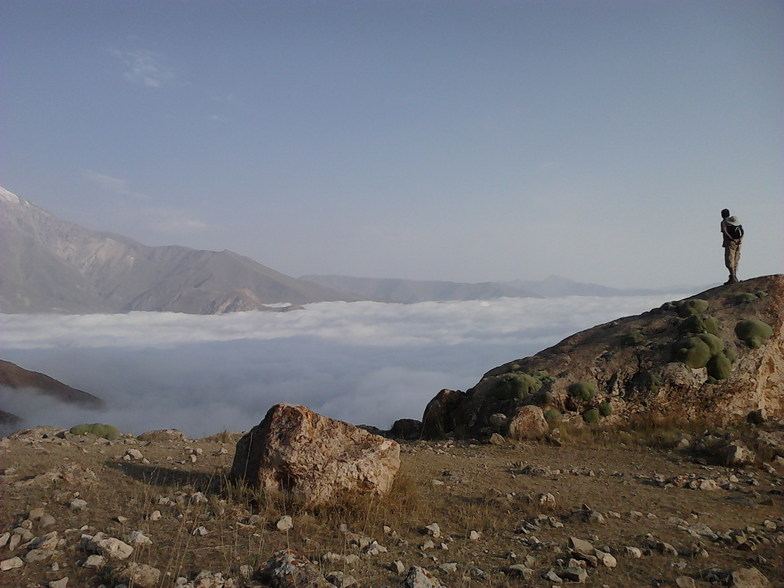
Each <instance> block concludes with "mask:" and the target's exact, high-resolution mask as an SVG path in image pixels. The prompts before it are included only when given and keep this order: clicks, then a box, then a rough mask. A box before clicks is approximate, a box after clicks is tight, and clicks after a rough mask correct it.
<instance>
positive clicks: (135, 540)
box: [128, 531, 152, 547]
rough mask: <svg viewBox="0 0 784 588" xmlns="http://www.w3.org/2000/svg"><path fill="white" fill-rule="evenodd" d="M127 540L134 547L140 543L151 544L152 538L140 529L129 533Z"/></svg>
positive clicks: (140, 544)
mask: <svg viewBox="0 0 784 588" xmlns="http://www.w3.org/2000/svg"><path fill="white" fill-rule="evenodd" d="M128 541H129V543H130V544H131V545H133V546H134V547H140V546H142V545H152V539H150V538H149V537H148V536H147V535H145V534H144V533H142V532H141V531H133V532H132V533H131V534H130V535H129V537H128Z"/></svg>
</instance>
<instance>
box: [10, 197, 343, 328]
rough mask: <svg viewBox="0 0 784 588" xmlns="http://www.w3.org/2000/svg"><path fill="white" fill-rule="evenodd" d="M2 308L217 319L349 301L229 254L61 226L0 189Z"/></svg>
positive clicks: (323, 288) (46, 215)
mask: <svg viewBox="0 0 784 588" xmlns="http://www.w3.org/2000/svg"><path fill="white" fill-rule="evenodd" d="M0 219H1V221H0V222H1V223H2V224H1V226H0V248H1V249H2V251H3V259H2V269H3V271H2V274H0V311H2V312H6V313H21V312H26V313H29V312H71V313H81V312H128V311H132V310H147V311H170V312H185V313H192V314H219V313H224V312H233V311H242V310H270V307H269V306H267V305H270V304H280V303H290V304H295V305H296V304H306V303H309V302H322V301H331V300H352V299H353V298H352V297H351V296H347V295H344V294H342V293H340V292H336V291H335V290H333V289H331V288H327V287H324V286H319V285H317V284H312V283H309V282H304V281H302V280H297V279H296V278H292V277H290V276H287V275H285V274H282V273H280V272H277V271H275V270H273V269H270V268H268V267H266V266H263V265H261V264H260V263H257V262H255V261H253V260H252V259H249V258H247V257H243V256H241V255H238V254H236V253H233V252H231V251H221V252H217V251H201V250H195V249H189V248H187V247H180V246H175V245H172V246H165V247H148V246H146V245H142V244H141V243H138V242H136V241H134V240H132V239H129V238H127V237H122V236H118V235H112V234H109V233H98V232H94V231H91V230H89V229H86V228H84V227H80V226H78V225H75V224H73V223H69V222H66V221H64V220H61V219H59V218H57V217H56V216H54V215H53V214H51V213H49V212H47V211H46V210H43V209H41V208H39V207H37V206H35V205H33V204H32V203H30V202H28V201H27V200H24V199H23V198H20V197H18V196H16V195H15V194H12V193H11V192H9V191H8V190H5V189H3V188H0Z"/></svg>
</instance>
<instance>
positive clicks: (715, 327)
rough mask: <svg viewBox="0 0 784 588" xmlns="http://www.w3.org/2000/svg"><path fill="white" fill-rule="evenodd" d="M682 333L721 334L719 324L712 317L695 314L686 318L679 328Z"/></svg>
mask: <svg viewBox="0 0 784 588" xmlns="http://www.w3.org/2000/svg"><path fill="white" fill-rule="evenodd" d="M678 329H679V330H680V332H681V333H695V334H696V333H711V334H712V335H715V334H716V333H718V332H719V323H718V321H717V320H716V319H715V318H713V317H712V316H699V315H697V314H693V315H691V316H689V317H687V318H685V319H684V320H683V321H682V322H681V324H680V325H679V326H678Z"/></svg>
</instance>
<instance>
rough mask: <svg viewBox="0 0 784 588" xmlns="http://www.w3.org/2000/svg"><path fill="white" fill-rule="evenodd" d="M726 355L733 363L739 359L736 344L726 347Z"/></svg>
mask: <svg viewBox="0 0 784 588" xmlns="http://www.w3.org/2000/svg"><path fill="white" fill-rule="evenodd" d="M724 355H726V356H727V359H729V360H730V362H731V363H735V362H736V361H738V352H737V351H735V347H734V346H730V347H725V348H724Z"/></svg>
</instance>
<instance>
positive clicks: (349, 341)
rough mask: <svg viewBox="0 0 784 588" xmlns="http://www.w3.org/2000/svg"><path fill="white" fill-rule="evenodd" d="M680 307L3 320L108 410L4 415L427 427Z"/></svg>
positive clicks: (354, 308)
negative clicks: (594, 334)
mask: <svg viewBox="0 0 784 588" xmlns="http://www.w3.org/2000/svg"><path fill="white" fill-rule="evenodd" d="M680 297H682V296H677V297H675V298H680ZM672 299H673V297H670V296H668V295H665V294H661V295H658V296H637V297H616V298H593V297H571V298H560V299H535V298H504V299H498V300H493V301H468V302H463V301H461V302H422V303H418V304H406V305H403V304H384V303H378V302H351V303H345V302H322V303H318V304H310V305H307V306H306V308H305V310H300V311H292V312H285V313H270V312H242V313H233V314H228V315H221V316H200V315H186V314H178V313H153V312H132V313H127V314H115V315H80V316H76V315H72V316H66V315H0V344H1V345H2V348H3V359H5V360H7V361H12V362H14V363H16V364H17V365H20V366H22V367H24V368H26V369H31V370H34V371H40V372H43V373H45V374H47V375H49V376H52V377H54V378H56V379H58V380H60V381H62V382H64V383H66V384H68V385H70V386H73V387H75V388H78V389H80V390H84V391H86V392H90V393H92V394H94V395H96V396H98V397H99V398H101V399H103V400H104V402H105V403H106V410H104V411H90V410H84V409H79V408H74V407H71V406H65V405H61V404H59V403H57V402H52V400H51V399H49V398H45V397H37V398H36V397H35V396H33V395H32V394H30V393H29V392H30V391H26V393H23V394H20V393H19V392H18V391H15V390H4V389H2V388H0V406H2V407H3V409H4V410H6V411H10V412H12V413H14V414H16V415H19V416H21V417H24V418H25V419H26V420H25V422H24V423H23V425H22V426H35V425H41V424H46V425H52V426H58V427H63V428H70V427H72V426H75V425H77V424H81V423H85V422H87V423H93V422H103V423H109V424H113V425H115V426H117V427H118V428H120V430H122V431H125V432H129V433H135V434H137V435H138V434H140V433H143V432H145V431H149V430H156V429H165V428H176V429H179V430H181V431H183V432H185V433H186V435H188V436H190V437H202V436H206V435H212V434H215V433H220V432H221V431H224V430H228V431H235V432H238V431H246V430H248V429H250V428H251V427H253V426H254V425H256V424H258V423H259V422H260V421H261V420H262V419H263V418H264V415H265V414H266V412H267V410H268V409H269V408H270V407H271V406H273V405H274V404H277V403H279V402H289V403H294V404H304V405H305V406H308V407H309V408H311V409H313V410H315V411H316V412H318V413H320V414H323V415H325V416H328V417H331V418H335V419H340V420H343V421H347V422H350V423H353V424H357V425H358V424H369V425H373V426H376V427H379V428H382V429H389V428H390V427H391V425H392V424H393V423H394V421H396V420H397V419H402V418H413V419H421V418H422V413H423V411H424V409H425V406H426V405H427V403H428V402H429V401H430V400H431V399H432V398H433V397H434V396H435V395H436V394H437V393H438V392H439V391H440V390H441V389H443V388H452V389H456V390H467V389H468V388H470V387H471V386H473V385H474V384H476V383H477V382H478V381H479V380H480V379H481V377H482V375H483V374H484V373H485V372H487V371H489V370H490V369H492V368H494V367H496V366H499V365H501V364H503V363H506V362H509V361H512V360H515V359H519V358H522V357H527V356H529V355H533V354H534V353H536V352H538V351H540V350H542V349H544V348H546V347H548V346H550V345H552V344H554V343H556V342H558V341H560V340H561V339H563V338H565V337H567V336H569V335H571V334H572V333H574V332H576V331H580V330H582V329H585V328H588V327H591V326H594V325H597V324H602V323H604V322H607V321H609V320H613V319H616V318H618V317H620V316H624V315H632V314H638V313H640V312H643V311H646V310H650V309H651V308H654V307H657V306H660V305H661V304H663V303H664V302H666V301H668V300H672ZM21 399H24V400H21ZM2 433H3V431H0V434H2Z"/></svg>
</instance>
